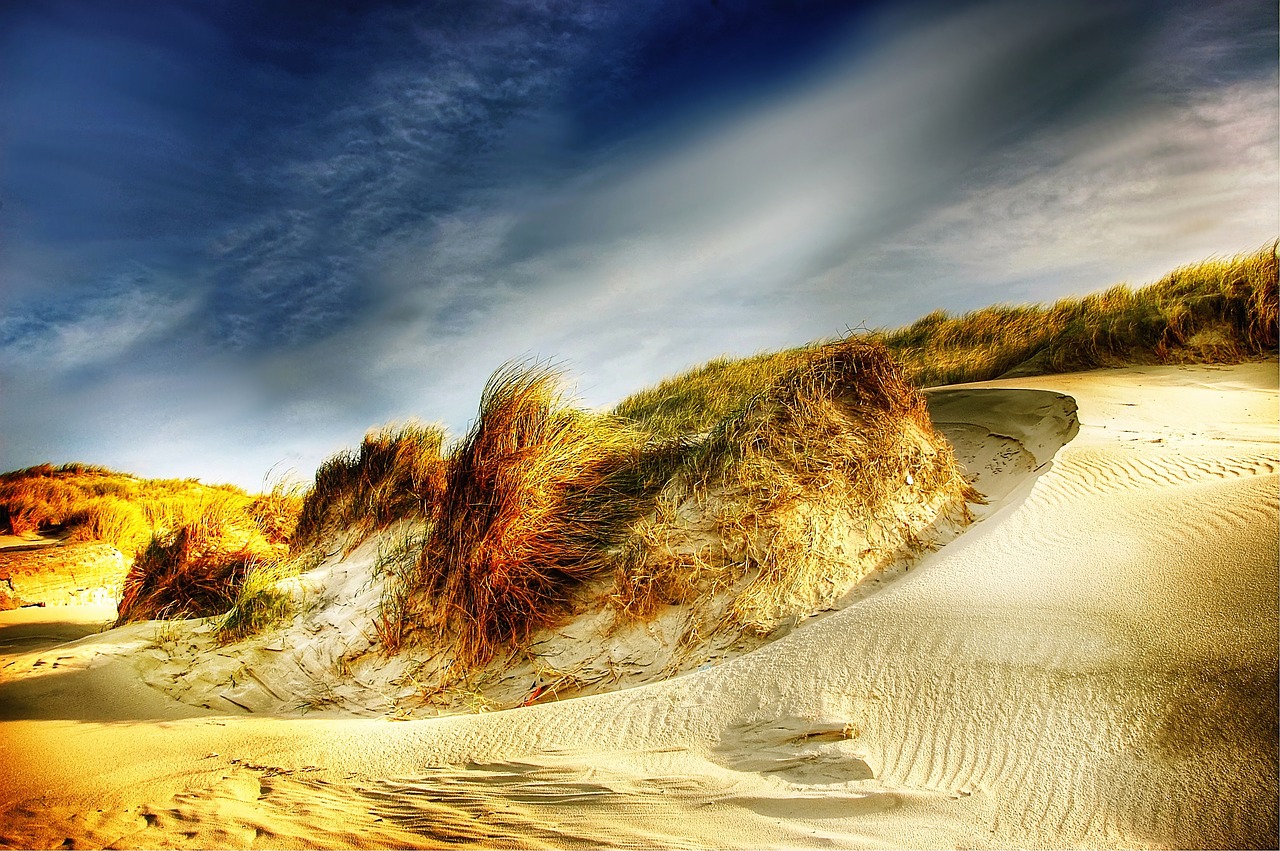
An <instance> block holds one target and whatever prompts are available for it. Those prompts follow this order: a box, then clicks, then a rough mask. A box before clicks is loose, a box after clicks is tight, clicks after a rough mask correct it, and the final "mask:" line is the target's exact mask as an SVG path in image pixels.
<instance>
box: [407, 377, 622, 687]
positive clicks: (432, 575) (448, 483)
mask: <svg viewBox="0 0 1280 851" xmlns="http://www.w3.org/2000/svg"><path fill="white" fill-rule="evenodd" d="M640 447H641V438H640V436H639V435H637V434H636V433H635V432H634V431H633V430H631V429H629V428H627V427H625V426H624V425H623V424H622V423H621V422H620V421H619V420H617V419H615V418H613V417H608V416H601V415H596V414H590V413H587V412H585V411H581V410H576V409H574V408H572V407H570V406H569V405H568V404H566V401H565V399H564V398H563V396H562V394H561V390H560V377H559V375H557V374H556V373H555V372H554V371H553V370H550V369H548V368H545V367H539V366H529V365H520V364H514V365H509V366H507V367H505V368H503V369H501V370H499V371H498V372H497V373H495V374H494V376H493V377H492V378H491V379H490V380H489V383H488V385H487V386H486V388H485V391H484V394H483V396H482V398H481V401H480V413H479V416H478V417H477V419H476V421H475V424H474V426H473V427H472V429H471V431H470V433H469V434H468V435H467V436H466V437H465V438H464V439H463V440H462V441H461V442H460V443H459V444H458V445H457V446H456V447H454V448H453V450H452V451H451V452H450V453H449V455H448V471H447V474H446V477H445V484H444V490H443V492H442V494H441V496H440V500H439V503H438V505H437V506H436V508H435V511H434V513H433V519H434V526H433V528H432V529H431V532H430V535H429V536H428V538H427V540H426V544H425V546H424V548H423V551H422V558H421V561H420V564H419V571H418V582H419V585H418V588H417V591H418V593H417V595H416V597H415V599H414V601H413V604H414V608H415V609H416V611H417V612H418V613H420V616H421V617H423V618H424V620H425V622H426V624H427V625H428V626H429V627H432V628H436V629H440V630H443V631H444V633H445V634H447V635H449V636H450V637H452V638H453V640H454V643H455V646H456V650H457V654H458V657H459V659H460V661H462V662H463V663H464V664H482V663H484V662H486V661H488V660H489V659H491V658H492V657H493V656H494V655H496V654H498V653H500V652H503V651H509V650H513V649H515V648H517V647H519V646H520V645H521V644H523V643H524V642H525V641H526V640H527V638H528V637H529V635H531V634H532V633H533V632H534V631H535V630H537V629H539V628H542V627H547V626H550V625H552V624H555V623H557V622H558V621H559V620H560V619H561V618H563V617H564V616H565V615H566V614H567V613H568V612H569V611H570V609H571V607H572V601H573V591H574V589H575V588H576V587H577V585H578V584H580V583H581V582H582V581H584V580H586V579H587V578H589V577H591V576H593V575H595V574H596V573H598V572H599V571H600V570H602V569H604V568H605V567H606V566H607V563H608V562H607V552H608V549H609V547H610V545H611V544H613V543H614V540H615V538H616V537H617V535H618V534H619V533H620V531H621V530H622V528H623V526H624V524H625V522H626V521H627V520H628V519H629V518H630V517H631V516H632V515H633V514H634V512H635V510H636V508H637V505H636V493H635V492H634V490H633V488H634V487H635V485H636V483H637V481H638V478H637V477H636V475H635V474H634V472H632V471H631V470H630V469H629V468H633V467H634V466H635V464H636V461H637V459H638V456H639V450H640Z"/></svg>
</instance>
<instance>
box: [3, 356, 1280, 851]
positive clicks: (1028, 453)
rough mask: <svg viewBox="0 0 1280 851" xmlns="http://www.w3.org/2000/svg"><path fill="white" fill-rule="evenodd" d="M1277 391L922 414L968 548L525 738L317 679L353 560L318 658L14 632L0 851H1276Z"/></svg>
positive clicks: (1247, 388) (53, 623)
mask: <svg viewBox="0 0 1280 851" xmlns="http://www.w3.org/2000/svg"><path fill="white" fill-rule="evenodd" d="M1277 382H1278V379H1277V364H1276V361H1275V360H1274V359H1272V360H1269V361H1266V362H1261V363H1246V364H1242V365H1238V366H1159V367H1133V368H1127V369H1118V370H1100V371H1093V372H1088V373H1079V374H1070V375H1059V376H1049V377H1037V378H1027V379H1007V380H1002V381H994V382H987V383H984V384H978V385H964V386H958V387H949V388H946V389H943V390H937V391H933V392H932V393H931V394H930V396H931V400H930V401H931V413H932V416H933V419H934V421H935V423H936V424H937V425H938V427H939V429H940V430H941V431H942V432H943V433H944V434H946V436H947V437H948V438H949V439H950V440H951V442H952V443H953V445H954V446H955V448H956V453H957V456H958V457H959V459H960V460H961V461H962V462H963V463H965V465H966V467H967V472H968V473H969V475H970V476H972V477H974V478H975V482H976V485H977V487H978V489H979V490H980V491H982V492H983V493H984V494H985V495H986V496H987V499H988V502H987V504H986V505H982V506H976V507H975V513H976V514H977V515H978V519H977V522H976V523H975V524H973V525H972V526H970V527H969V528H968V529H967V530H966V531H963V532H959V530H955V532H956V533H957V534H954V535H952V536H951V537H949V538H948V539H947V540H945V541H941V542H940V543H941V544H942V545H941V546H940V547H939V548H938V549H937V550H936V551H934V552H931V553H928V554H926V555H924V556H923V557H922V558H920V559H919V560H916V561H914V562H910V563H904V564H902V565H900V566H898V567H897V568H895V569H890V570H888V571H886V572H885V573H883V574H881V575H878V576H875V577H873V578H872V579H870V580H868V581H867V582H865V583H864V584H863V585H862V586H860V587H859V588H858V589H855V591H854V592H852V593H851V594H849V595H847V596H846V597H845V598H844V599H842V600H841V601H840V602H839V604H838V605H837V606H834V607H833V609H832V610H831V611H827V612H824V613H821V614H820V615H819V616H817V617H813V618H811V619H809V620H808V621H806V622H805V623H802V624H800V625H798V626H797V627H796V628H795V629H794V630H792V631H791V632H790V633H789V634H787V635H785V636H784V637H782V638H780V639H778V640H776V641H771V642H769V643H766V644H763V645H762V646H759V647H756V648H754V649H751V650H750V652H744V653H742V654H741V655H736V656H734V655H732V654H728V655H726V657H725V658H724V659H718V660H716V664H708V665H706V666H704V667H701V668H700V669H698V670H693V671H690V672H688V673H683V674H682V675H680V676H677V677H674V678H671V679H663V678H662V677H661V676H660V674H661V673H662V671H663V670H664V669H665V667H666V664H667V662H669V660H667V659H663V658H660V657H659V656H658V655H655V654H650V657H651V658H646V659H639V658H638V657H637V658H636V659H634V660H633V662H634V664H633V668H632V674H631V676H630V677H629V678H623V679H622V680H621V681H619V682H618V683H617V684H615V686H614V687H610V688H605V687H604V686H601V687H600V688H598V689H592V688H587V689H581V690H580V691H579V693H580V694H581V695H582V696H580V697H576V698H575V699H569V700H552V701H550V702H538V703H536V705H530V706H519V705H518V702H519V699H520V697H521V696H522V695H523V694H524V692H525V691H526V690H527V688H528V683H526V682H524V680H523V679H521V680H520V684H519V685H518V686H517V685H516V684H515V682H516V678H517V674H516V673H513V674H512V684H511V685H510V687H509V688H508V689H507V690H506V691H503V687H502V686H501V684H498V685H496V686H495V687H494V689H493V691H492V693H491V695H490V696H491V697H503V699H504V700H505V701H506V704H505V705H509V706H514V707H515V708H510V709H506V710H505V711H497V712H485V713H480V714H456V715H450V716H447V717H441V718H414V719H411V720H397V719H398V718H401V717H403V715H404V713H396V712H395V711H394V704H395V698H396V696H397V695H396V692H395V688H393V685H392V683H393V681H394V680H395V677H393V676H391V674H390V673H386V674H383V675H379V674H378V672H377V670H375V668H376V666H375V665H374V664H373V662H371V661H367V660H366V661H364V662H362V663H360V665H357V669H356V670H349V669H348V670H343V668H342V667H341V666H340V665H338V664H336V661H335V660H339V659H341V658H342V657H343V655H344V654H345V653H347V651H349V650H350V648H351V647H352V646H354V645H355V644H356V643H358V642H359V640H360V639H359V636H358V635H357V633H358V632H359V626H360V618H361V617H362V616H367V612H368V609H369V607H370V606H371V605H372V602H371V601H372V600H376V595H375V596H374V597H372V598H371V597H370V596H369V595H370V593H371V592H370V591H369V584H368V577H367V575H365V574H367V570H368V567H369V565H370V563H371V561H372V554H371V552H370V550H369V548H368V547H366V548H365V549H364V550H358V551H356V552H355V553H353V554H352V556H351V557H350V558H349V559H347V560H346V561H344V562H341V563H335V564H330V565H327V566H325V567H323V568H321V570H320V572H319V573H316V574H315V576H314V577H312V581H313V582H314V583H317V584H320V585H322V586H323V588H324V589H325V591H326V593H327V594H328V597H327V598H326V600H327V603H326V605H325V606H322V607H320V608H319V609H318V610H317V614H315V615H314V616H312V621H311V623H313V624H314V623H315V622H317V621H316V619H317V618H325V617H327V618H328V619H329V621H328V622H327V623H328V626H327V627H326V628H325V629H323V630H319V631H314V632H309V631H307V630H306V629H303V628H302V627H301V626H299V627H297V628H296V629H294V630H293V631H288V630H286V631H284V632H277V633H274V634H266V635H264V636H262V637H261V638H260V640H258V641H257V642H247V643H246V644H245V645H244V646H243V647H242V648H240V649H238V650H234V651H231V650H226V651H223V653H224V655H223V656H221V657H218V651H217V650H216V649H214V645H212V644H211V643H210V642H206V641H203V640H202V638H201V633H199V631H198V630H199V629H200V626H199V622H187V623H182V624H173V625H162V624H159V623H157V622H146V623H138V624H132V625H128V626H125V627H122V628H120V629H115V630H110V631H103V632H96V631H95V630H97V629H103V628H105V627H106V625H107V624H108V622H109V621H110V620H111V618H112V617H113V615H114V611H113V610H112V609H111V608H109V607H86V606H49V607H46V608H43V609H32V608H27V609H19V610H15V611H12V612H4V613H0V654H3V655H2V656H0V666H2V667H0V677H2V681H0V843H3V844H5V845H7V846H16V847H108V846H109V847H250V846H253V847H297V846H299V845H307V846H322V847H384V846H387V847H444V846H446V845H448V846H456V845H458V844H462V845H477V846H503V847H506V846H510V847H598V846H621V845H629V846H641V847H652V846H681V847H686V846H687V847H797V848H805V847H829V846H832V845H836V846H841V847H867V846H872V847H904V846H906V847H940V848H941V847H948V848H952V847H957V846H960V847H1008V846H1024V847H1041V846H1047V847H1077V846H1082V845H1083V846H1104V847H1134V846H1138V847H1148V846H1157V847H1168V846H1173V847H1201V846H1211V847H1247V846H1266V845H1271V846H1274V844H1275V840H1276V832H1277V775H1276V767H1277V700H1276V687H1277V627H1278V618H1277V547H1278V541H1277V522H1278V514H1280V512H1278V508H1277V482H1278V477H1277V471H1280V454H1278V449H1280V433H1278V431H1277V427H1278V412H1277V395H1278V394H1277ZM370 546H372V545H370ZM362 571H364V573H362ZM306 580H307V577H303V579H302V581H304V582H305V581H306ZM326 613H327V614H326ZM362 613H364V614H363V615H362ZM339 615H341V617H339ZM384 663H385V664H386V665H387V666H389V667H388V671H391V669H392V668H394V665H395V663H394V662H386V661H385V660H384ZM361 665H362V666H363V667H361ZM399 682H403V681H402V680H400V681H399ZM627 685H630V686H633V687H627V688H623V687H621V686H627ZM593 691H596V692H598V693H592V692H593ZM250 710H252V711H250Z"/></svg>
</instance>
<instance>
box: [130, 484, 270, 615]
mask: <svg viewBox="0 0 1280 851" xmlns="http://www.w3.org/2000/svg"><path fill="white" fill-rule="evenodd" d="M220 508H221V506H220V505H219V504H218V503H211V504H210V509H211V510H210V512H209V513H208V514H206V515H204V516H202V517H200V518H199V519H197V520H195V521H194V522H191V523H188V524H186V525H183V526H180V527H178V528H176V529H173V530H172V531H168V532H164V533H161V534H157V535H155V536H153V537H152V539H151V542H150V543H149V544H148V545H147V547H146V549H144V550H143V551H142V552H140V553H139V554H138V557H137V558H136V559H134V562H133V566H132V567H131V568H130V570H129V574H128V576H126V577H125V582H124V591H123V593H122V595H121V599H120V604H119V607H118V609H117V611H118V616H117V618H116V624H117V625H120V624H124V623H128V622H130V621H138V620H151V619H156V618H181V617H207V616H209V615H215V614H221V613H224V612H226V611H227V610H228V609H230V608H231V607H232V606H233V604H234V603H235V601H236V598H237V594H238V591H239V588H240V586H241V584H242V582H243V581H244V579H245V576H246V575H247V574H249V573H250V571H251V570H253V569H254V568H255V567H258V566H263V565H276V564H279V563H280V562H282V561H283V560H284V558H285V556H286V555H287V553H288V550H287V547H285V546H283V545H279V544H277V545H272V544H269V543H267V541H266V540H265V539H264V538H263V537H262V535H261V532H260V531H259V530H258V529H257V528H256V526H255V525H254V524H253V523H252V522H251V521H249V522H245V520H244V519H241V520H239V521H238V522H236V521H233V520H232V519H231V518H229V516H228V515H227V514H226V513H225V512H223V511H221V510H220Z"/></svg>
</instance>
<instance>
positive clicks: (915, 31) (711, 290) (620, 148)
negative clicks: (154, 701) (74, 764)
mask: <svg viewBox="0 0 1280 851" xmlns="http://www.w3.org/2000/svg"><path fill="white" fill-rule="evenodd" d="M1276 43H1277V12H1276V8H1275V5H1274V3H1271V2H1269V0H1268V2H1225V3H1205V2H1138V0H1117V2H1105V3H1104V2H1097V3H1082V2H1059V0H1048V1H1047V2H1042V3H1034V4H1030V3H1020V2H970V3H940V2H932V3H930V2H926V3H914V4H913V3H905V2H892V3H853V2H818V0H815V2H804V0H756V2H749V1H748V0H718V2H710V0H682V2H656V0H655V2H630V3H622V2H600V3H590V2H555V0H541V1H540V2H516V1H515V0H509V2H502V1H500V0H494V2H487V1H486V2H483V3H476V2H432V3H411V2H387V3H341V4H339V3H334V4H324V3H280V2H277V3H271V2H247V0H202V2H181V0H177V1H176V2H175V0H165V2H161V1H160V0H154V2H129V0H119V2H111V3H101V2H96V0H95V2H88V1H87V0H70V1H69V2H59V0H36V1H35V2H21V0H17V2H10V3H7V4H5V5H4V6H3V7H2V8H0V204H2V205H3V206H0V469H13V468H16V467H21V466H26V465H29V464H34V463H39V462H43V461H53V462H58V463H60V462H65V461H71V460H81V461H88V462H93V463H100V464H106V465H109V466H113V467H116V468H120V469H125V470H129V471H133V472H137V473H139V474H142V475H148V476H198V477H200V478H202V479H204V480H205V481H210V482H217V481H231V482H235V483H238V484H241V485H244V486H247V487H250V488H257V487H259V486H260V485H261V484H262V482H263V477H264V475H265V474H267V472H268V470H272V469H274V470H275V471H276V472H277V473H281V472H287V471H290V470H292V471H295V472H296V474H297V475H298V476H299V477H301V478H303V479H306V478H309V477H310V475H311V474H312V473H313V471H314V469H315V467H316V465H317V464H318V463H319V462H320V461H321V460H322V459H323V458H324V457H326V456H327V455H329V454H331V453H332V452H334V451H336V450H338V449H340V448H342V447H344V446H348V445H352V444H354V443H355V442H357V441H358V440H359V438H360V436H361V435H362V434H363V433H364V432H365V430H366V429H368V428H370V427H372V426H376V425H379V424H382V423H386V422H389V421H394V420H403V419H406V418H409V417H417V418H420V419H423V420H428V421H432V420H438V421H441V422H444V423H445V424H447V425H448V426H449V428H450V430H451V431H452V432H453V433H454V434H460V433H461V432H462V431H463V430H464V429H465V427H466V425H467V423H468V421H469V419H470V418H471V416H473V414H474V410H475V405H476V403H477V400H478V398H479V393H480V390H481V388H482V386H483V384H484V381H485V379H486V377H487V376H488V375H489V374H490V373H491V372H492V371H493V370H494V369H495V368H496V367H497V366H499V365H500V364H501V363H503V362H504V361H507V360H510V359H513V358H522V357H538V358H551V359H555V360H556V361H558V362H559V363H561V364H563V366H564V367H565V368H566V370H567V371H568V372H569V373H570V374H571V375H572V376H573V377H574V379H575V380H576V382H577V384H576V389H577V392H578V394H579V396H580V398H581V400H582V402H583V404H586V405H590V406H605V405H609V404H611V403H613V402H615V401H617V400H618V399H619V398H621V397H622V396H624V395H626V394H627V393H628V392H630V391H632V390H635V389H638V388H640V387H642V386H645V385H648V384H651V383H653V382H655V381H657V380H660V379H661V378H663V377H664V376H667V375H671V374H673V373H675V372H678V371H681V370H683V369H685V368H687V367H689V366H692V365H695V364H697V363H700V362H703V361H705V360H707V359H709V358H712V357H715V356H718V355H720V354H725V353H729V354H737V355H742V354H749V353H752V352H755V351H759V350H761V349H774V348H780V347H784V346H790V345H797V344H800V343H803V342H807V341H810V340H814V339H818V338H824V337H830V336H833V335H838V334H840V333H842V332H844V331H845V330H846V329H847V328H851V327H858V326H868V327H877V326H880V327H884V326H896V325H900V324H904V323H907V322H909V321H911V320H913V319H915V318H916V317H918V316H920V315H923V314H925V313H928V312H930V311H932V310H934V309H936V308H945V309H948V310H952V311H963V310H966V309H971V308H975V307H980V306H983V305H986V304H990V303H993V302H1006V301H1013V302H1023V301H1044V300H1051V299H1054V298H1057V297H1060V296H1063V295H1068V294H1080V293H1084V292H1088V291H1092V290H1097V289H1102V288H1104V287H1107V286H1109V285H1111V284H1114V283H1116V282H1120V281H1127V282H1131V283H1135V284H1140V283H1145V282H1147V281H1150V280H1153V279H1155V278H1158V277H1159V276H1160V275H1161V274H1163V273H1164V272H1166V271H1168V270H1169V269H1171V268H1173V267H1175V266H1177V265H1180V264H1183V263H1187V262H1192V261H1195V260H1199V259H1203V258H1205V257H1208V256H1211V255H1224V254H1225V255H1230V254H1235V253H1238V252H1241V251H1248V250H1253V249H1256V248H1258V247H1259V246H1260V245H1262V244H1263V243H1265V242H1268V241H1270V240H1271V239H1274V238H1275V237H1276V236H1277V234H1278V233H1280V201H1278V200H1277V199H1278V197H1280V154H1278V150H1280V148H1278V146H1280V132H1278V125H1280V116H1278V114H1277V113H1278V107H1277V90H1278V82H1277V58H1276Z"/></svg>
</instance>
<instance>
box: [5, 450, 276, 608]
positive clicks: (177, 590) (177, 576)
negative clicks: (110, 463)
mask: <svg viewBox="0 0 1280 851" xmlns="http://www.w3.org/2000/svg"><path fill="white" fill-rule="evenodd" d="M300 507H301V498H300V497H299V496H298V495H296V494H295V493H293V492H291V491H290V490H289V489H288V488H286V487H283V486H281V487H276V488H274V489H273V490H272V491H270V492H268V493H262V494H249V493H246V492H245V491H244V490H243V489H241V488H238V487H235V486H234V485H205V484H202V483H200V482H199V481H197V480H195V479H144V478H140V477H138V476H133V475H130V474H128V473H119V472H116V471H114V470H109V469H107V468H105V467H98V466H94V465H90V464H64V465H61V466H58V467H55V466H53V465H52V464H41V465H39V466H35V467H28V468H26V469H23V470H16V471H14V472H11V473H5V474H3V475H0V530H3V531H4V532H8V533H10V534H15V535H24V534H29V533H33V532H38V533H45V534H52V535H57V536H59V537H61V538H63V539H64V540H66V541H68V542H89V541H102V542H104V543H108V544H111V545H112V546H114V547H116V548H117V549H119V550H120V551H121V552H122V553H123V554H124V555H125V557H126V558H129V559H133V564H132V567H131V568H130V570H129V573H128V575H127V576H126V577H125V579H124V588H123V597H122V599H121V601H120V619H121V621H125V620H138V619H145V618H151V617H157V616H161V615H173V616H177V615H192V614H201V615H204V614H215V613H218V612H222V611H225V610H226V609H227V607H228V606H229V605H230V604H231V601H233V600H234V599H235V597H236V594H237V588H238V587H239V585H240V583H241V582H242V580H243V578H244V576H245V575H246V574H248V573H249V572H250V571H251V570H254V569H259V568H262V567H266V566H268V565H274V564H278V563H280V562H281V561H282V560H283V559H284V557H285V556H286V555H287V554H288V550H289V540H290V539H291V538H292V536H293V533H294V524H295V522H296V519H297V516H298V510H299V508H300Z"/></svg>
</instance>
